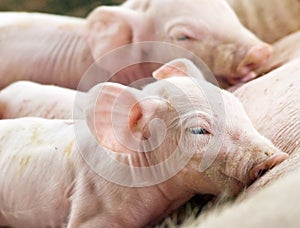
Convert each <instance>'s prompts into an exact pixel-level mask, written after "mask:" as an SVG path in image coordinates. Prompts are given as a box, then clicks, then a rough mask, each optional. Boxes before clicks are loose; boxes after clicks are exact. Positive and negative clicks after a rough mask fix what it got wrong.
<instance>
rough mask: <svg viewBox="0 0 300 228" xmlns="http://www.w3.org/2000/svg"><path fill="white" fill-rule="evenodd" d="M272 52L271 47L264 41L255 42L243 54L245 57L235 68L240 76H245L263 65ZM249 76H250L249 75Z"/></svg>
mask: <svg viewBox="0 0 300 228" xmlns="http://www.w3.org/2000/svg"><path fill="white" fill-rule="evenodd" d="M271 54H272V47H271V46H270V45H268V44H266V43H263V44H257V45H255V46H254V47H252V48H251V49H250V50H249V51H248V52H247V53H246V55H245V58H244V59H243V61H242V62H241V63H240V65H239V66H238V68H237V72H238V73H239V74H240V75H241V76H247V75H249V73H251V72H252V71H254V70H256V69H257V68H259V67H261V66H262V65H264V64H265V63H266V62H267V61H268V59H269V58H270V56H271ZM249 78H250V77H249Z"/></svg>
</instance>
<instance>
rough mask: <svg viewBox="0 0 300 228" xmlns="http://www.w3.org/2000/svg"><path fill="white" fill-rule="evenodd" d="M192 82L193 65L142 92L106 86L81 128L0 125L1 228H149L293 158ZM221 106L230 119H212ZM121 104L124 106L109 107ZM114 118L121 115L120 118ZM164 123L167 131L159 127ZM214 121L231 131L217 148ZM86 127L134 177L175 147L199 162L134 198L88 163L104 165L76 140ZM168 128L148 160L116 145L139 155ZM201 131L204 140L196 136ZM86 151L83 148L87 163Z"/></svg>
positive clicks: (64, 123) (230, 104)
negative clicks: (209, 148) (200, 197)
mask: <svg viewBox="0 0 300 228" xmlns="http://www.w3.org/2000/svg"><path fill="white" fill-rule="evenodd" d="M174 68H175V69H179V70H175V71H174ZM191 68H193V70H192V71H190V70H189V69H191ZM170 69H172V70H170ZM185 72H196V71H195V66H193V65H192V63H190V62H189V61H187V60H175V61H173V62H170V63H169V64H168V65H166V66H163V67H162V68H160V69H158V70H157V71H156V72H155V73H154V77H155V78H156V79H157V80H158V81H156V82H154V83H152V84H149V85H148V86H147V87H145V88H144V89H143V90H142V91H141V90H137V89H134V88H130V87H126V86H122V85H120V84H116V83H106V84H99V85H97V86H95V87H94V88H93V89H92V90H90V92H89V93H88V94H87V95H85V96H84V97H85V102H86V103H83V105H84V107H85V111H84V113H85V115H84V117H83V119H81V120H80V119H79V120H75V121H73V120H47V119H41V118H20V119H14V120H1V121H0V125H1V127H0V140H1V142H2V143H1V144H0V145H1V147H0V150H1V154H0V155H1V156H0V167H1V170H2V173H5V176H3V175H2V176H1V175H0V189H1V190H0V197H1V198H0V199H1V205H0V222H1V223H0V225H10V226H15V227H19V226H24V227H46V226H53V227H58V226H62V225H66V226H67V227H99V225H100V226H103V227H112V226H114V227H142V226H145V225H147V224H150V223H152V222H154V221H156V220H157V219H159V218H161V217H162V216H164V215H166V214H168V213H169V212H170V211H172V210H173V209H175V208H177V207H178V206H180V205H181V204H183V203H184V202H186V201H187V200H188V199H189V198H190V197H192V196H193V195H194V194H196V193H209V194H214V195H218V194H220V193H225V194H227V195H235V194H237V193H238V192H239V191H240V190H242V189H243V187H244V186H245V185H247V184H249V183H250V182H251V181H253V178H256V175H254V176H253V175H252V174H251V173H253V172H254V173H256V172H257V169H259V170H260V171H263V170H264V169H269V168H270V167H271V166H273V165H276V164H278V163H280V162H281V161H283V160H285V159H286V158H287V154H285V153H282V152H280V151H279V150H278V149H276V148H275V147H274V146H273V145H272V144H271V143H270V141H269V140H267V139H266V138H264V137H263V136H261V135H260V134H259V133H258V132H257V131H256V130H255V129H254V127H253V126H252V124H251V122H250V120H249V119H248V117H247V116H246V114H245V112H244V110H243V109H242V106H241V104H240V103H239V102H238V100H237V99H236V98H235V97H234V96H233V95H232V94H230V93H228V92H226V91H224V90H220V89H219V88H217V87H215V86H213V85H211V84H209V83H207V82H206V81H204V80H202V79H200V81H199V82H198V83H199V84H200V85H201V88H202V89H204V90H207V91H209V92H210V94H212V95H213V96H212V98H213V99H212V100H209V102H210V103H209V104H210V105H209V104H208V101H207V99H208V97H209V96H208V97H207V96H204V95H205V94H203V90H200V89H199V87H198V85H196V84H195V81H194V80H192V79H191V78H188V77H186V76H185ZM176 76H181V77H176ZM100 89H101V94H99V92H100ZM182 92H183V93H182ZM120 94H122V96H120ZM182 94H184V96H182ZM179 95H180V96H179ZM215 96H221V98H222V99H223V101H224V108H225V116H224V115H220V113H217V112H216V110H215V109H212V107H217V106H218V104H220V103H219V101H216V100H215V99H214V98H215ZM140 98H142V99H141V100H140ZM183 98H186V100H184V102H182V99H183ZM102 99H103V100H102ZM115 102H121V104H122V105H116V106H115V105H112V104H117V103H115ZM191 105H192V106H191ZM211 105H212V106H211ZM216 105H217V106H216ZM115 108H117V110H118V112H113V111H114V109H115ZM175 108H176V110H175ZM199 113H201V115H199ZM114 115H117V116H116V117H117V120H118V124H117V125H116V126H113V125H114V122H113V121H112V117H114ZM178 118H181V119H180V121H182V122H180V123H179V122H178V121H179V119H178ZM157 119H160V120H161V121H163V123H164V124H163V125H162V123H161V122H157V121H154V120H157ZM222 120H226V121H222ZM212 121H215V122H214V123H216V124H217V125H216V126H217V127H219V125H218V122H219V123H220V124H222V125H223V126H224V127H225V128H224V130H225V132H224V133H225V134H224V136H223V138H222V141H220V139H218V138H216V137H220V136H219V133H220V132H218V131H220V129H219V128H216V126H215V125H214V124H211V123H212ZM84 123H86V125H82V126H85V127H84V128H80V132H85V133H88V134H87V135H83V136H82V137H87V138H89V137H95V139H97V141H98V143H100V144H102V145H103V146H104V147H105V148H107V149H110V150H113V151H114V152H115V156H116V157H115V158H116V159H117V160H120V161H122V162H124V163H126V164H131V165H133V166H135V167H140V166H144V167H148V166H149V167H150V166H152V165H154V164H156V162H158V161H163V160H165V158H166V157H168V156H169V155H170V154H171V153H172V152H173V151H172V150H173V149H172V146H178V145H181V144H178V143H179V142H180V143H183V144H182V145H181V146H182V147H180V150H182V149H183V148H184V152H186V153H187V154H192V157H191V160H190V161H189V162H188V163H187V164H186V165H185V167H184V168H183V169H182V170H181V171H179V172H178V173H177V174H176V175H175V176H173V177H172V178H170V179H168V180H167V181H164V182H161V183H158V184H156V185H153V186H148V187H136V188H130V187H126V186H121V185H117V184H114V183H113V182H109V181H107V180H106V179H104V178H102V177H100V176H98V175H97V174H96V173H95V171H94V170H93V169H91V168H90V167H89V166H88V165H87V163H86V162H85V161H84V160H83V159H82V156H84V157H85V158H87V156H90V155H92V160H93V161H94V162H95V164H99V160H98V159H99V157H98V156H99V154H98V153H91V151H93V150H94V147H93V144H92V143H91V142H90V141H92V140H90V141H89V140H86V139H83V140H81V139H80V137H79V138H78V135H77V137H75V135H74V126H75V125H76V124H84ZM122 123H126V124H125V125H123V124H122ZM183 123H184V124H183ZM80 126H81V125H80ZM163 126H167V127H169V128H167V129H168V131H167V133H166V135H165V137H164V138H163V141H162V143H161V144H160V145H159V146H158V147H157V148H156V149H154V150H152V151H150V152H147V153H141V152H138V151H139V150H137V151H135V150H133V149H131V148H133V147H131V148H130V147H125V145H124V144H122V143H121V141H120V140H119V139H126V140H127V141H126V142H128V141H129V142H131V140H132V139H133V138H130V137H128V136H130V135H132V136H134V139H135V140H136V139H138V141H133V142H135V143H136V142H137V144H132V146H138V148H141V147H140V146H141V145H142V144H144V142H145V141H147V140H152V139H153V137H154V138H155V137H156V135H159V134H158V133H160V132H161V129H162V127H163ZM115 127H117V129H115ZM181 127H183V129H181ZM203 128H205V129H206V130H207V132H206V133H203V134H195V133H193V131H191V129H193V130H196V129H203ZM114 130H117V131H115V132H114ZM181 130H183V131H182V132H181V134H180V131H181ZM77 133H78V132H77ZM151 133H153V134H151ZM179 136H180V137H181V138H180V141H179V138H178V137H179ZM117 137H118V138H117ZM214 138H215V139H217V140H218V141H220V142H222V144H221V147H220V150H219V153H218V156H217V157H216V159H215V160H214V161H213V163H212V164H211V165H210V166H209V167H208V168H207V169H206V170H204V171H203V172H200V171H199V164H200V161H201V160H202V158H203V156H204V154H205V150H206V149H205V148H206V145H208V144H207V143H208V140H210V139H214ZM62 139H63V140H62ZM108 139H109V140H108ZM16 140H17V141H18V143H16ZM80 140H81V141H82V142H83V145H81V144H80V143H79V141H80ZM79 145H81V146H83V147H79ZM127 146H128V145H127ZM79 148H84V149H83V150H81V154H80V153H79V151H78V150H79ZM112 156H113V155H112ZM102 162H103V163H105V161H103V160H102ZM45 167H47V169H45ZM110 168H112V169H114V167H113V166H110ZM262 169H263V170H262ZM112 172H113V171H112ZM109 173H111V172H109ZM123 175H125V176H124V177H127V175H128V174H127V173H124V174H123ZM16 189H22V191H18V190H16ZM32 192H34V193H35V194H32Z"/></svg>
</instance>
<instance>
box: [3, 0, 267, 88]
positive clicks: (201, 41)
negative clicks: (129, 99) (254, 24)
mask: <svg viewBox="0 0 300 228" xmlns="http://www.w3.org/2000/svg"><path fill="white" fill-rule="evenodd" d="M228 31H230V32H228ZM0 39H1V43H0V53H1V58H0V78H1V80H0V88H3V87H5V86H7V85H9V84H10V83H12V82H14V81H17V80H32V81H35V82H39V83H43V84H55V85H59V86H63V87H68V88H73V89H74V88H77V87H78V84H79V82H80V81H81V79H82V78H84V76H85V73H86V71H87V70H88V69H89V68H90V66H91V65H93V63H95V62H96V64H95V65H96V68H99V70H101V71H102V72H106V73H107V76H106V77H104V78H103V77H102V74H101V75H100V76H101V77H99V78H97V75H98V76H99V74H96V75H95V78H96V81H97V82H104V81H107V80H108V79H110V76H113V75H114V74H115V73H116V72H114V71H113V70H112V69H113V68H114V67H115V66H121V67H119V68H118V70H121V69H123V68H126V67H127V66H131V68H130V70H129V71H126V70H124V71H122V72H120V74H119V75H120V77H118V79H117V80H116V81H115V82H118V83H122V84H125V85H128V84H130V83H131V82H132V81H135V80H137V79H139V78H141V77H151V73H152V71H153V70H154V69H156V68H157V64H160V65H162V64H163V63H166V62H168V61H169V60H171V59H174V58H178V57H189V58H190V59H193V58H195V57H197V58H201V59H202V60H203V61H204V62H205V63H206V64H207V65H208V67H209V68H210V69H211V70H212V71H213V73H214V74H215V75H217V76H219V79H220V80H221V78H222V79H224V80H225V81H229V82H230V83H232V84H234V83H237V82H239V81H241V80H242V81H247V80H249V79H251V78H253V77H255V73H254V70H255V69H257V68H258V67H260V66H262V65H264V63H265V61H266V60H267V59H268V58H269V56H270V55H271V49H272V48H271V46H269V45H268V44H266V43H264V42H262V41H261V40H259V39H258V38H257V37H256V36H255V35H254V34H252V33H251V32H250V31H249V30H247V29H246V28H245V27H244V26H243V25H242V24H241V23H240V21H239V20H238V18H237V17H236V15H235V14H234V12H233V10H232V9H231V8H230V7H229V5H228V4H227V2H226V1H224V0H210V1H206V0H196V1H195V0H177V1H173V0H164V1H160V0H144V1H140V0H129V1H126V2H125V3H124V4H122V5H121V6H101V7H97V8H96V9H94V10H93V11H92V12H91V13H90V14H89V15H88V16H87V18H86V19H83V18H74V17H67V16H58V15H49V14H42V13H20V12H19V13H17V12H1V13H0ZM142 43H145V45H142ZM131 44H135V45H131ZM167 44H169V46H170V45H171V46H172V47H173V49H174V47H177V48H180V49H181V50H185V53H186V55H182V53H179V54H176V52H174V51H173V49H172V50H170V52H169V53H167V51H166V48H164V47H166V46H168V45H167ZM125 46H126V47H127V48H126V51H124V53H121V54H120V53H117V54H115V53H116V51H117V50H118V48H120V47H125ZM169 46H168V47H169ZM156 52H159V55H158V57H157V55H156ZM108 54H109V55H113V60H112V61H102V60H103V57H104V56H106V55H108ZM114 55H116V56H114ZM162 56H163V57H164V58H162ZM99 59H100V60H99ZM98 60H99V61H98ZM145 62H147V63H150V62H151V63H157V64H153V65H152V64H144V63H145ZM93 80H94V78H93V79H88V81H92V82H90V84H89V86H85V87H80V89H81V90H85V91H86V90H88V89H90V88H91V87H92V86H93V85H95V84H96V83H94V81H93Z"/></svg>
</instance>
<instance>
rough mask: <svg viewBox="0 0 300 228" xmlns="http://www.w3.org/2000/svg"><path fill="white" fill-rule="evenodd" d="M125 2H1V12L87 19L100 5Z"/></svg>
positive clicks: (69, 0)
mask: <svg viewBox="0 0 300 228" xmlns="http://www.w3.org/2000/svg"><path fill="white" fill-rule="evenodd" d="M122 2H124V0H0V11H38V12H45V13H53V14H64V15H70V16H78V17H85V16H86V15H87V14H88V13H89V12H90V11H91V10H92V9H94V8H95V7H97V6H99V5H119V4H121V3H122Z"/></svg>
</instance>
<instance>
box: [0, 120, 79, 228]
mask: <svg viewBox="0 0 300 228" xmlns="http://www.w3.org/2000/svg"><path fill="white" fill-rule="evenodd" d="M46 121H47V120H43V119H38V118H36V119H34V118H22V119H16V120H1V121H0V145H1V146H0V170H1V173H0V202H1V204H0V225H9V226H13V227H61V226H62V225H63V224H66V223H67V221H66V219H67V218H68V215H69V210H70V209H69V208H70V202H69V199H68V197H69V195H68V194H69V192H70V191H71V189H72V183H73V182H74V177H73V176H74V175H73V174H74V165H73V163H72V162H71V156H70V154H71V151H72V147H73V143H74V135H73V134H72V130H73V129H72V125H68V124H67V123H65V122H63V121H52V120H51V121H50V122H46ZM48 121H49V120H48ZM48 123H51V124H48ZM53 129H56V131H53ZM51 132H53V133H52V134H51ZM61 139H63V140H61Z"/></svg>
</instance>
